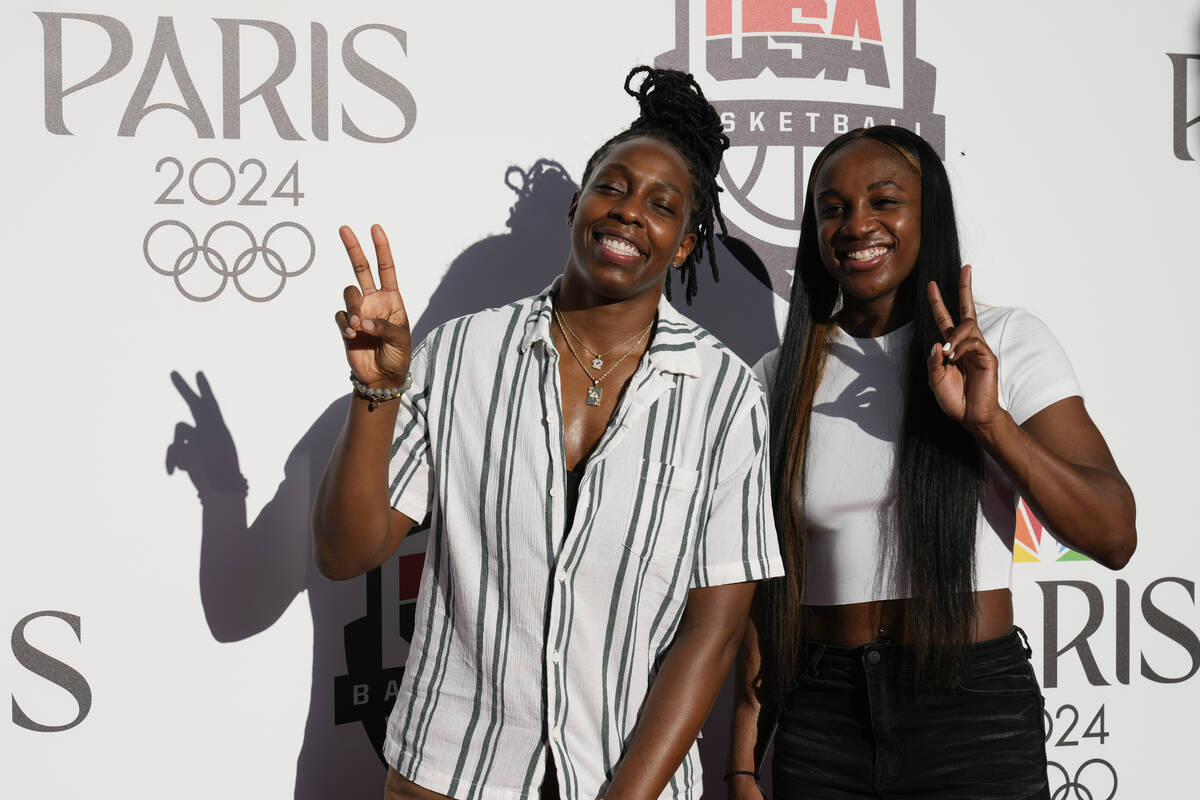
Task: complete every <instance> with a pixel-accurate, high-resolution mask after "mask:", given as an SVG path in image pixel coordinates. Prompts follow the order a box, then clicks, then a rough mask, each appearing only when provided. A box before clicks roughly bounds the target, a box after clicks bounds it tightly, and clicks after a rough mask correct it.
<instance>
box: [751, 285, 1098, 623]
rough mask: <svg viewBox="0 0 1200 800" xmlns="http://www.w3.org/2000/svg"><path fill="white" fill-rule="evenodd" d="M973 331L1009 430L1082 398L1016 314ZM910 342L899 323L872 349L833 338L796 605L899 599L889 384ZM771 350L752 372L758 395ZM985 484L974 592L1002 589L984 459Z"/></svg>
mask: <svg viewBox="0 0 1200 800" xmlns="http://www.w3.org/2000/svg"><path fill="white" fill-rule="evenodd" d="M979 327H980V329H981V330H982V332H983V337H984V339H985V340H986V341H987V343H988V346H989V347H991V348H992V352H994V353H995V354H996V357H997V358H998V359H999V361H1000V376H999V392H1000V406H1001V408H1003V409H1004V410H1006V411H1007V412H1008V413H1009V414H1011V415H1012V417H1013V419H1014V420H1016V422H1017V424H1018V425H1020V424H1022V423H1023V422H1025V421H1026V420H1027V419H1029V418H1030V417H1032V416H1033V415H1034V414H1036V413H1037V412H1039V411H1041V410H1042V409H1044V408H1046V407H1047V406H1049V405H1051V404H1052V403H1056V402H1058V401H1059V400H1062V399H1064V398H1067V397H1073V396H1076V395H1082V392H1081V391H1080V388H1079V382H1078V381H1077V380H1076V378H1075V372H1074V370H1073V369H1072V368H1071V362H1070V361H1069V360H1068V359H1067V356H1066V353H1065V352H1063V349H1062V346H1061V345H1060V344H1059V343H1058V341H1057V340H1056V339H1055V338H1054V335H1053V334H1052V333H1051V332H1050V330H1049V328H1047V327H1046V326H1045V324H1044V323H1043V322H1042V321H1041V320H1039V319H1038V318H1037V317H1035V316H1033V315H1032V314H1030V313H1029V312H1027V311H1024V310H1023V309H1019V308H981V309H980V310H979ZM911 338H912V325H911V324H909V325H905V326H904V327H902V328H899V329H897V330H895V331H892V332H891V333H888V334H885V335H883V336H880V337H879V338H877V339H856V338H854V337H852V336H850V335H848V334H846V333H845V332H844V331H842V330H840V329H839V330H838V331H837V333H836V338H835V340H834V341H833V343H832V345H831V347H830V352H829V358H828V360H827V361H826V364H825V371H824V374H823V376H822V378H821V385H820V386H819V387H818V388H817V394H816V398H815V401H814V403H813V414H812V424H811V427H810V429H809V443H808V457H807V461H806V465H805V480H806V484H807V490H806V494H805V498H804V509H805V517H806V521H807V525H808V540H807V545H806V550H805V558H806V561H807V566H806V570H805V572H806V575H805V585H804V592H805V602H806V603H808V604H810V605H843V604H847V603H861V602H866V601H870V600H889V599H894V598H902V597H908V596H909V594H910V593H909V588H908V578H907V576H906V575H904V574H901V571H900V570H899V567H898V563H899V558H898V556H897V555H896V554H895V553H894V552H893V545H894V543H895V542H896V541H897V538H896V536H895V535H892V534H890V533H888V531H889V530H894V525H895V502H896V492H895V488H894V485H893V483H892V480H891V478H892V464H893V461H894V457H895V446H896V439H897V437H898V434H899V428H900V422H901V393H900V391H899V386H900V377H901V375H902V374H903V367H904V358H905V356H904V351H905V348H906V347H907V345H908V343H909V341H910V339H911ZM778 359H779V350H773V351H771V352H770V353H767V354H766V355H765V356H763V358H762V359H761V360H760V361H759V362H758V364H757V365H756V367H755V372H756V373H757V374H758V376H759V379H760V380H761V381H762V382H763V385H764V386H765V387H766V388H767V391H768V392H770V391H771V389H772V387H773V383H774V377H775V365H776V362H777V361H778ZM984 461H985V470H986V475H985V479H984V488H983V492H982V495H981V497H980V513H979V522H978V528H977V533H976V539H975V565H976V566H975V586H976V589H977V590H980V591H983V590H987V589H1002V588H1007V587H1008V585H1009V579H1010V577H1011V572H1012V547H1013V534H1014V531H1015V528H1016V514H1017V503H1018V500H1019V497H1018V495H1017V492H1016V488H1015V487H1014V486H1013V484H1012V481H1011V480H1010V479H1009V477H1008V475H1007V474H1006V473H1005V472H1004V470H1002V469H1001V468H1000V466H999V465H998V464H996V463H995V462H994V461H993V460H992V459H991V458H990V457H987V455H986V454H985V456H984Z"/></svg>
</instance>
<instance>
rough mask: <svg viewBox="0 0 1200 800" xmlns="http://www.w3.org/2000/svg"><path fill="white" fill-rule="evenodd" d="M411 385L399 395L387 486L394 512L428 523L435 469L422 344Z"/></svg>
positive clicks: (412, 368) (411, 367)
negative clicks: (432, 458) (426, 518)
mask: <svg viewBox="0 0 1200 800" xmlns="http://www.w3.org/2000/svg"><path fill="white" fill-rule="evenodd" d="M408 371H409V374H410V375H411V376H412V385H411V386H409V388H408V389H406V390H405V391H404V394H402V395H400V398H399V400H398V402H399V403H400V411H399V413H398V414H397V416H396V434H395V438H394V439H393V440H392V457H391V460H390V461H389V462H388V486H389V497H390V498H391V503H392V508H394V509H396V510H397V511H399V512H400V513H401V514H404V515H405V516H406V517H408V518H409V519H411V520H413V521H415V522H420V521H421V520H423V519H425V514H426V512H427V511H428V510H429V506H430V503H431V502H432V500H433V486H434V484H433V467H432V462H431V451H430V446H429V424H428V411H429V384H430V375H429V350H428V348H427V347H426V346H425V345H424V344H422V345H421V346H420V347H418V348H417V350H416V351H415V352H414V353H413V357H412V362H411V363H410V365H409V368H408Z"/></svg>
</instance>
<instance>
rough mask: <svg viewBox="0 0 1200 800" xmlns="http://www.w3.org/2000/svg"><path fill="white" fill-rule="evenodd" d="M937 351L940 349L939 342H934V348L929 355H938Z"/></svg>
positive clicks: (931, 356)
mask: <svg viewBox="0 0 1200 800" xmlns="http://www.w3.org/2000/svg"><path fill="white" fill-rule="evenodd" d="M937 351H938V346H937V342H934V344H933V347H932V348H931V349H930V351H929V357H930V358H933V357H934V356H936V355H937Z"/></svg>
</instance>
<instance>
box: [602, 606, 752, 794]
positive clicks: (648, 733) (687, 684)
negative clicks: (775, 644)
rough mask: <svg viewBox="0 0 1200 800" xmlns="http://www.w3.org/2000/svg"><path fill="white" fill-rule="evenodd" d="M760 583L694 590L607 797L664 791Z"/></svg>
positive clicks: (719, 680) (727, 663)
mask: <svg viewBox="0 0 1200 800" xmlns="http://www.w3.org/2000/svg"><path fill="white" fill-rule="evenodd" d="M753 592H754V584H751V583H739V584H731V585H728V586H716V587H709V588H704V589H693V590H691V593H690V594H689V596H688V607H687V610H686V611H685V612H684V616H683V619H682V620H681V622H680V625H679V630H678V632H677V633H676V635H675V640H674V642H673V643H672V644H671V649H670V652H668V654H667V657H666V658H665V659H664V660H663V663H662V667H661V668H660V669H659V671H658V674H657V675H656V676H655V678H654V684H653V685H652V686H651V687H650V692H649V694H648V695H647V697H646V703H645V705H644V706H643V709H642V713H641V716H640V718H639V719H638V724H637V729H636V730H635V731H634V734H633V738H632V739H631V740H630V743H629V748H628V749H627V750H626V752H625V754H624V756H622V758H621V761H620V763H619V764H618V765H617V769H616V772H615V774H614V776H613V780H612V783H611V784H610V786H609V789H608V792H607V793H606V798H607V800H651V799H652V798H656V797H658V796H659V795H660V794H661V793H662V791H663V789H664V788H665V787H666V785H667V782H668V781H670V779H671V776H672V775H674V774H675V771H676V770H677V769H679V765H680V763H682V762H683V759H684V757H685V756H686V755H687V753H688V750H689V749H691V747H692V744H693V743H694V742H695V741H696V736H697V735H698V734H699V732H700V728H701V726H702V725H703V724H704V720H705V718H706V717H707V716H708V712H709V710H710V709H711V708H712V704H713V701H714V700H715V699H716V697H717V693H718V692H719V691H720V690H721V685H722V684H723V683H724V682H725V677H726V676H727V675H728V674H729V668H730V667H731V666H732V665H733V660H734V656H735V655H736V653H737V649H738V642H739V640H740V639H741V634H742V628H743V626H744V624H745V620H746V616H747V613H748V611H749V608H750V598H751V597H752V596H753Z"/></svg>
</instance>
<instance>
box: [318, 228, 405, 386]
mask: <svg viewBox="0 0 1200 800" xmlns="http://www.w3.org/2000/svg"><path fill="white" fill-rule="evenodd" d="M339 233H340V234H341V237H342V244H344V245H346V253H347V255H349V256H350V265H351V266H352V267H353V268H354V275H355V277H356V278H357V279H358V285H357V286H347V287H346V289H345V291H344V292H343V293H342V294H343V297H344V298H345V301H346V310H345V311H339V312H337V314H335V315H334V319H335V320H337V324H338V328H339V329H340V330H341V332H342V342H343V344H345V346H346V360H347V361H349V362H350V369H351V370H353V372H354V375H355V377H357V378H358V380H360V381H362V382H363V383H365V384H366V385H368V386H370V387H372V388H376V389H383V388H394V387H398V386H403V385H404V379H405V378H406V377H407V376H408V364H409V359H410V358H411V356H412V334H411V332H410V330H409V325H408V314H407V313H406V312H405V310H404V300H403V299H402V298H401V297H400V289H399V287H398V286H397V284H396V265H395V264H394V263H393V261H392V249H391V247H390V246H389V245H388V240H387V235H386V234H384V232H383V228H381V227H380V226H378V225H372V226H371V240H372V241H373V242H374V244H375V260H376V261H377V262H378V264H379V287H378V288H376V286H375V279H374V277H373V276H372V275H371V265H370V263H368V262H367V256H366V254H365V253H364V252H363V249H362V247H360V246H359V244H358V239H357V237H355V235H354V231H352V230H350V227H349V226H347V225H343V226H342V228H341V229H340V231H339Z"/></svg>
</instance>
